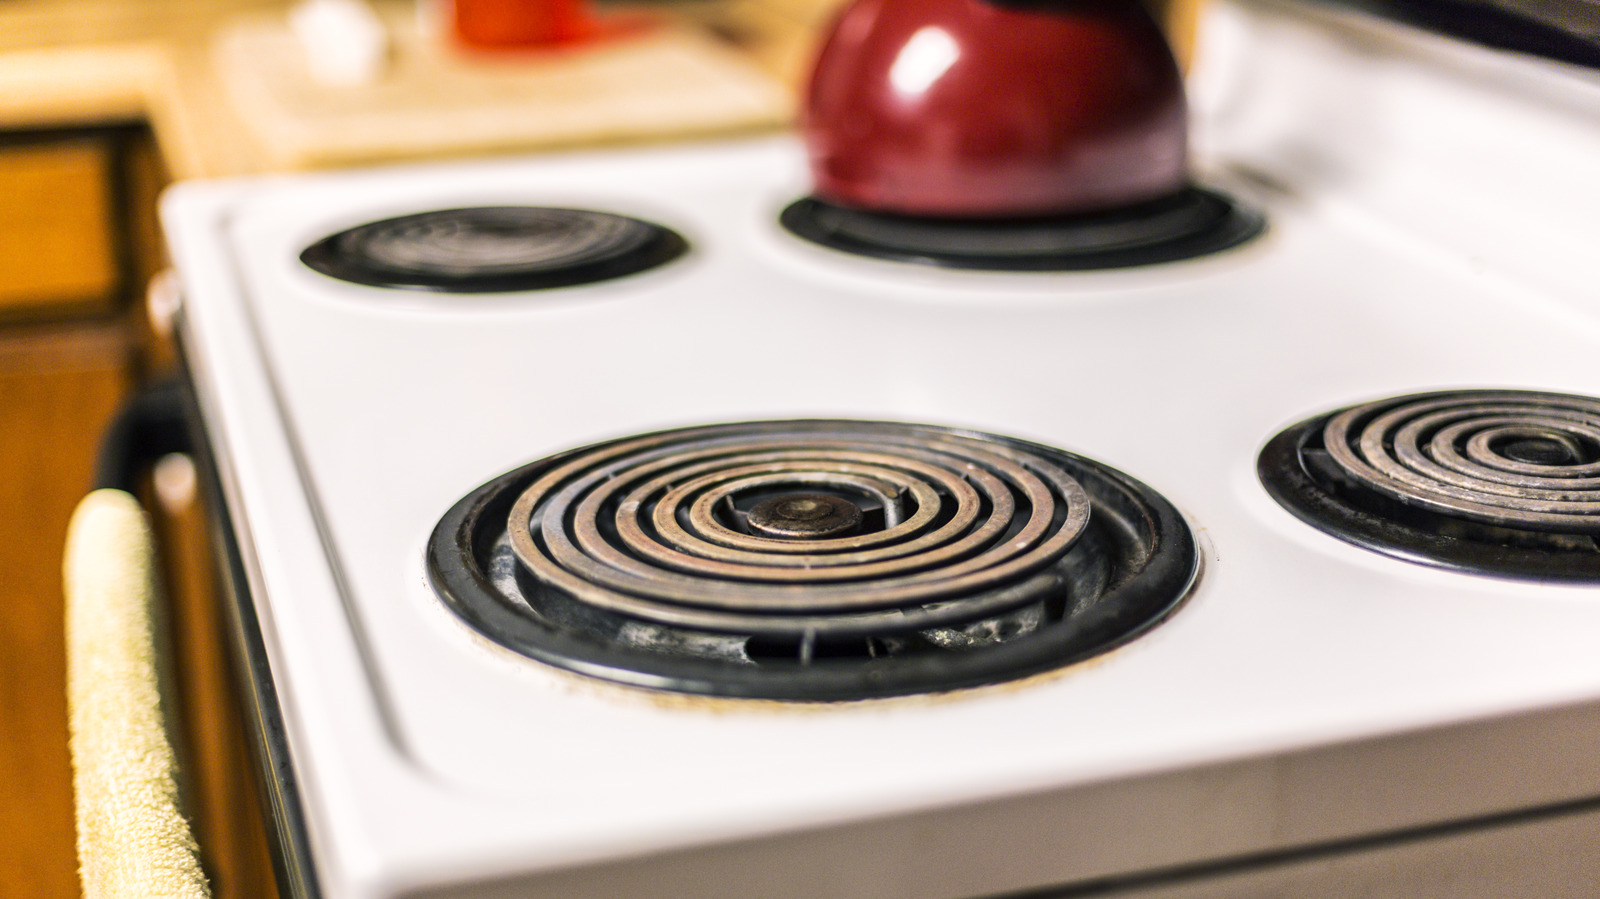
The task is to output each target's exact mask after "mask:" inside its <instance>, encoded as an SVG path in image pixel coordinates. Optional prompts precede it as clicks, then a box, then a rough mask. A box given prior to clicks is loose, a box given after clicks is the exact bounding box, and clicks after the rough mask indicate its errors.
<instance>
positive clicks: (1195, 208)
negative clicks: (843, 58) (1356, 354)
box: [779, 187, 1266, 271]
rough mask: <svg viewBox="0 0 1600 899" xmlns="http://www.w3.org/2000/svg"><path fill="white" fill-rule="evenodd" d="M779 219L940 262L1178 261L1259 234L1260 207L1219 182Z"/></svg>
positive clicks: (802, 205)
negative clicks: (1074, 197)
mask: <svg viewBox="0 0 1600 899" xmlns="http://www.w3.org/2000/svg"><path fill="white" fill-rule="evenodd" d="M779 221H780V222H782V224H783V226H784V227H785V228H788V229H789V230H790V231H791V232H793V233H794V234H796V235H798V236H800V237H802V238H805V239H806V240H809V241H811V242H813V243H817V244H821V245H822V246H825V247H830V248H832V249H835V250H842V251H844V252H847V253H854V254H856V255H860V256H870V257H874V258H878V259H892V260H896V261H900V262H918V263H924V264H927V265H937V266H943V267H947V268H964V269H983V270H990V271H1088V270H1093V269H1112V268H1128V267H1131V266H1139V265H1154V264H1156V263H1161V262H1176V261H1178V260H1182V259H1192V258H1195V257H1198V256H1205V255H1209V254H1211V253H1216V252H1220V251H1222V250H1226V249H1228V248H1230V247H1234V246H1238V245H1239V244H1241V243H1244V242H1245V241H1247V240H1249V239H1251V238H1252V237H1255V236H1256V235H1257V234H1260V233H1261V231H1262V230H1263V229H1264V228H1265V227H1266V220H1265V219H1264V218H1262V216H1261V215H1260V214H1259V213H1257V212H1255V211H1253V210H1251V209H1248V208H1246V207H1243V206H1241V205H1240V204H1238V203H1237V202H1235V201H1234V200H1232V199H1231V198H1229V197H1227V196H1225V195H1223V194H1221V193H1218V192H1216V191H1212V190H1207V189H1205V188H1201V187H1190V188H1188V189H1186V190H1182V191H1179V192H1178V193H1175V194H1172V195H1170V196H1167V197H1163V198H1161V199H1158V200H1152V201H1150V202H1147V203H1140V204H1138V205H1135V206H1129V207H1124V208H1122V209H1116V210H1112V211H1109V212H1101V213H1093V214H1087V215H1070V216H1054V217H1045V218H1015V219H938V218H921V217H916V216H906V215H889V214H884V213H876V212H866V211H862V210H859V209H851V208H848V207H844V206H838V205H834V204H832V203H828V202H826V201H824V200H819V199H816V198H814V197H807V198H805V199H801V200H797V201H796V202H794V203H791V204H790V205H789V206H788V207H787V208H786V209H784V210H783V213H782V215H781V216H779Z"/></svg>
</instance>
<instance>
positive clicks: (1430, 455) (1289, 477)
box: [1257, 390, 1600, 581]
mask: <svg viewBox="0 0 1600 899" xmlns="http://www.w3.org/2000/svg"><path fill="white" fill-rule="evenodd" d="M1257 467H1258V472H1259V474H1260V476H1261V480H1262V483H1263V484H1264V485H1265V486H1266V488H1267V491H1268V492H1269V493H1270V494H1272V496H1273V497H1274V498H1275V499H1277V500H1278V502H1279V503H1280V504H1282V505H1283V506H1284V507H1285V508H1287V509H1289V511H1291V512H1293V513H1294V514H1295V515H1296V516H1298V517H1300V518H1301V519H1302V520H1305V521H1307V522H1308V523H1310V524H1312V525H1314V526H1316V527H1318V528H1320V529H1322V530H1325V531H1328V532H1329V533H1332V534H1334V535H1335V536H1338V537H1340V538H1342V539H1345V540H1347V541H1349V542H1351V543H1355V544H1356V545H1359V546H1363V547H1365V548H1367V549H1371V550H1374V551H1377V552H1382V553H1386V554H1388V555H1392V556H1396V557H1398V558H1402V559H1406V560H1408V561H1413V562H1421V563H1424V564H1431V565H1436V566H1439V567H1444V568H1451V569H1457V570H1462V571H1468V572H1472V573H1483V574H1500V575H1507V576H1513V577H1524V578H1532V579H1539V580H1580V581H1595V580H1600V546H1597V544H1596V540H1595V537H1596V535H1600V400H1597V399H1594V398H1590V397H1583V396H1572V395H1567V394H1557V393H1543V392H1539V391H1528V390H1456V391H1439V392H1432V393H1419V394H1411V395H1406V396H1399V397H1389V398H1385V399H1381V400H1375V401H1372V402H1368V403H1363V404H1360V405H1356V406H1351V407H1348V408H1345V409H1340V410H1337V411H1335V412H1333V413H1329V414H1327V415H1323V416H1318V417H1316V418H1312V419H1308V420H1306V421H1303V422H1300V423H1299V424H1297V425H1295V426H1294V427H1291V428H1289V429H1287V430H1285V431H1284V432H1282V433H1280V434H1279V435H1278V436H1277V437H1275V438H1274V439H1273V440H1272V442H1270V443H1269V444H1268V445H1267V447H1266V448H1265V449H1264V450H1263V451H1262V454H1261V458H1260V460H1259V462H1258V466H1257Z"/></svg>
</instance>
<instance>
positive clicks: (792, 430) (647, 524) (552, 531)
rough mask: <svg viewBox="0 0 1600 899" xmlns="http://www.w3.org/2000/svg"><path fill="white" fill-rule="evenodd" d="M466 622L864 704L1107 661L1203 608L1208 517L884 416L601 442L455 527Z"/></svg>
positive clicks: (453, 580) (688, 673)
mask: <svg viewBox="0 0 1600 899" xmlns="http://www.w3.org/2000/svg"><path fill="white" fill-rule="evenodd" d="M429 565H430V572H431V574H432V576H433V580H434V585H435V588H436V589H437V590H438V591H439V592H440V593H441V594H442V595H443V596H444V598H445V599H446V601H447V602H448V603H449V604H450V605H451V607H452V608H454V609H455V611H456V612H457V613H458V614H459V615H460V616H461V617H462V618H464V619H466V620H467V621H468V622H469V623H471V624H472V625H473V626H474V627H476V628H477V629H479V630H480V631H482V632H483V633H485V634H486V635H488V636H489V637H491V638H492V639H494V640H496V641H498V642H500V643H502V644H504V645H506V646H508V647H510V648H512V649H515V650H517V651H519V652H522V653H524V654H526V655H528V656H531V657H533V658H535V659H539V660H541V661H544V662H548V663H550V664H554V665H558V666H560V667H563V668H567V669H570V670H573V671H578V672H581V673H584V674H590V675H594V676H598V677H603V678H607V679H610V680H615V681H620V682H623V683H629V684H635V685H638V686H646V687H655V688H661V689H670V690H678V691H683V692H690V693H709V694H716V695H725V696H743V697H761V698H774V699H809V700H845V699H859V698H866V697H873V696H886V695H894V694H903V693H914V692H923V691H931V690H945V689H952V688H957V687H967V686H974V685H977V684H984V683H992V682H996V681H1002V680H1008V679H1011V678H1015V677H1020V676H1023V675H1027V674H1032V673H1035V672H1039V671H1043V670H1046V669H1050V668H1055V667H1058V666H1061V665H1064V664H1067V663H1068V662H1072V661H1075V660H1078V659H1081V658H1084V657H1085V656H1088V655H1092V654H1095V653H1098V652H1102V651H1104V650H1106V649H1108V648H1110V647H1112V646H1115V645H1117V644H1119V643H1121V642H1123V641H1125V640H1127V639H1129V638H1130V637H1132V636H1134V635H1136V634H1138V633H1139V632H1141V631H1142V630H1144V629H1145V628H1147V627H1149V626H1150V625H1151V624H1153V623H1154V622H1155V621H1157V620H1159V619H1160V618H1161V617H1162V616H1163V615H1165V614H1166V613H1167V612H1168V611H1169V610H1171V609H1172V608H1173V606H1174V605H1175V604H1176V603H1177V602H1178V600H1179V599H1180V598H1181V597H1182V596H1183V595H1184V593H1185V591H1186V590H1187V588H1188V586H1189V584H1190V582H1191V581H1192V580H1193V578H1194V576H1195V570H1196V553H1195V544H1194V541H1193V538H1192V537H1191V535H1190V534H1189V531H1188V528H1187V526H1186V525H1185V524H1184V523H1183V520H1182V518H1181V517H1180V516H1179V515H1178V513H1177V512H1176V511H1175V510H1174V509H1173V507H1172V506H1171V505H1170V504H1169V503H1167V502H1166V501H1165V500H1163V499H1162V498H1161V497H1160V496H1158V495H1157V494H1155V493H1154V492H1153V491H1151V490H1150V489H1149V488H1148V487H1146V486H1144V485H1143V484H1140V483H1139V482H1137V481H1134V480H1133V479H1131V478H1129V477H1127V476H1126V475H1123V474H1121V473H1120V472H1117V471H1115V470H1112V469H1110V468H1107V467H1105V466H1103V465H1101V464H1099V463H1097V462H1094V461H1092V460H1088V459H1084V458H1082V457H1079V456H1075V455H1073V454H1071V453H1066V452H1063V451H1061V450H1056V449H1050V448H1047V447H1042V446H1037V445H1033V444H1029V443H1024V442H1022V441H1018V440H1013V439H1010V438H1005V437H997V436H993V435H988V434H978V433H972V432H965V431H954V430H948V429H943V428H937V427H930V426H923V425H902V424H889V423H882V422H850V421H792V422H771V423H741V424H728V425H718V426H711V427H702V428H691V429H687V430H678V431H668V432H664V433H660V434H653V435H648V436H643V437H636V438H630V439H625V440H618V441H613V442H610V443H602V444H598V445H595V446H591V447H587V448H583V449H578V450H573V451H571V452H567V453H563V454H560V455H557V456H553V457H550V458H547V459H543V460H540V461H538V462H535V463H533V464H531V465H528V466H526V467H524V468H521V469H518V470H517V471H513V472H511V473H509V474H507V475H504V476H503V477H500V478H498V479H496V480H494V481H492V482H490V483H489V484H486V485H484V486H483V487H481V488H479V489H478V490H477V491H475V492H474V493H472V494H471V495H470V496H468V497H466V498H465V499H463V500H462V501H461V502H460V503H458V504H457V505H456V506H455V507H454V508H453V509H452V510H451V511H450V512H449V514H448V515H446V516H445V518H444V519H443V521H441V522H440V524H439V526H438V528H437V529H436V530H435V532H434V536H433V539H432V541H431V542H430V545H429Z"/></svg>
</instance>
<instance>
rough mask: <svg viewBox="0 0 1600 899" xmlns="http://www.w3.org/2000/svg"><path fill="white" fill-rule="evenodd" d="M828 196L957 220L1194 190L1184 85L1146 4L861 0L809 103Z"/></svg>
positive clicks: (809, 140)
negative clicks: (1189, 157)
mask: <svg viewBox="0 0 1600 899" xmlns="http://www.w3.org/2000/svg"><path fill="white" fill-rule="evenodd" d="M801 130H802V132H803V134H804V136H805V139H806V144H807V148H808V150H809V153H810V157H811V169H812V175H813V178H814V181H815V191H816V195H817V196H818V197H820V198H821V199H824V200H828V201H831V202H834V203H838V204H841V205H845V206H852V207H856V208H860V209H866V210H870V211H874V212H888V213H900V214H906V215H917V216H939V217H960V218H983V217H1019V216H1038V215H1059V214H1071V213H1078V212H1092V211H1097V210H1104V209H1109V208H1114V207H1118V206H1126V205H1130V204H1133V203H1137V202H1140V201H1143V200H1150V199H1154V198H1156V197H1160V196H1164V195H1167V194H1171V193H1174V192H1176V191H1178V190H1181V189H1183V188H1184V187H1185V186H1187V185H1188V183H1189V177H1188V158H1187V157H1188V134H1187V121H1186V110H1185V107H1184V96H1183V81H1182V77H1181V75H1180V73H1179V71H1178V66H1177V63H1176V62H1175V61H1174V60H1173V57H1172V51H1171V50H1170V48H1169V47H1168V46H1167V43H1166V39H1165V38H1164V37H1163V36H1162V33H1161V30H1160V28H1159V26H1157V25H1156V23H1155V21H1154V19H1152V18H1151V16H1150V14H1149V13H1148V12H1146V10H1145V9H1144V7H1143V6H1142V5H1141V4H1140V3H1139V2H1138V0H1034V2H1029V3H1026V4H1021V3H1019V4H1016V5H1008V6H1002V5H1000V4H998V3H991V2H988V0H857V2H856V3H854V4H853V5H851V6H849V7H848V8H846V9H845V11H844V12H843V13H842V14H841V16H840V17H839V19H838V21H837V22H836V24H835V26H834V28H833V30H832V32H831V34H830V35H829V37H828V39H827V41H826V42H825V43H824V45H823V48H822V51H821V54H820V55H819V57H818V60H817V63H816V68H815V70H814V71H813V73H812V78H811V83H810V89H809V91H808V94H807V97H806V99H805V103H804V106H803V109H802V114H801Z"/></svg>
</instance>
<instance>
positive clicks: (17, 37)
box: [0, 0, 830, 179]
mask: <svg viewBox="0 0 1600 899" xmlns="http://www.w3.org/2000/svg"><path fill="white" fill-rule="evenodd" d="M829 5H830V4H829V3H828V2H827V0H822V2H818V0H728V2H723V0H691V2H686V3H675V4H658V5H656V6H655V7H653V8H657V9H662V10H666V11H668V14H669V15H671V16H673V17H681V18H683V19H687V20H690V21H697V22H699V23H701V24H703V25H705V26H706V27H707V28H708V29H709V30H710V31H711V32H712V33H714V34H716V35H718V36H719V37H722V38H725V39H727V40H728V41H729V42H730V43H732V44H733V45H734V46H735V47H737V48H738V49H739V50H741V51H743V52H744V53H745V54H746V55H747V56H748V57H749V58H750V59H752V60H753V61H754V62H756V64H757V66H758V67H760V68H762V69H764V70H765V71H767V72H768V73H770V74H772V75H775V76H777V78H778V79H779V80H780V81H784V82H787V83H791V84H792V83H794V81H795V79H796V78H797V76H798V73H799V71H800V70H801V69H802V68H803V65H804V58H805V55H806V53H807V48H808V47H809V40H810V37H809V35H810V31H811V28H812V27H813V26H814V25H815V24H816V23H817V22H818V21H819V20H820V18H821V17H822V16H823V15H824V14H825V12H826V10H827V8H828V7H829ZM287 8H288V3H287V2H286V0H6V2H4V3H0V130H29V129H48V128H60V127H75V126H81V125H90V124H96V123H102V122H113V121H128V120H132V119H142V120H147V121H149V122H150V124H151V126H152V128H153V130H154V132H155V137H156V141H157V144H158V145H159V147H160V149H161V152H162V154H163V156H164V157H165V160H166V163H167V166H168V169H169V171H170V172H171V174H172V176H173V177H174V178H178V179H183V178H196V177H213V176H224V175H238V174H250V173H257V172H263V171H271V170H274V169H278V168H283V167H285V166H284V165H283V164H282V162H281V160H276V159H274V158H273V156H272V154H271V153H269V152H268V151H267V148H266V147H264V146H263V143H262V141H260V140H259V139H258V138H257V136H255V135H252V134H251V132H250V129H249V128H248V127H246V126H245V124H244V123H243V122H242V120H241V118H240V116H239V115H238V113H237V112H236V110H235V108H234V104H233V103H232V102H231V101H230V99H229V98H228V97H227V96H226V95H225V88H224V86H223V85H222V84H221V82H220V79H219V78H217V76H216V69H215V66H214V64H213V60H212V57H211V54H212V45H213V43H214V40H215V38H216V35H217V34H218V33H219V32H221V31H222V30H223V29H225V28H226V27H228V26H229V25H231V24H233V23H235V22H237V21H239V20H241V19H248V18H249V17H252V16H254V17H256V18H258V19H259V18H260V17H262V16H263V15H272V14H281V13H282V12H283V11H284V10H286V9H287ZM385 12H386V13H392V12H393V10H385Z"/></svg>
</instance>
